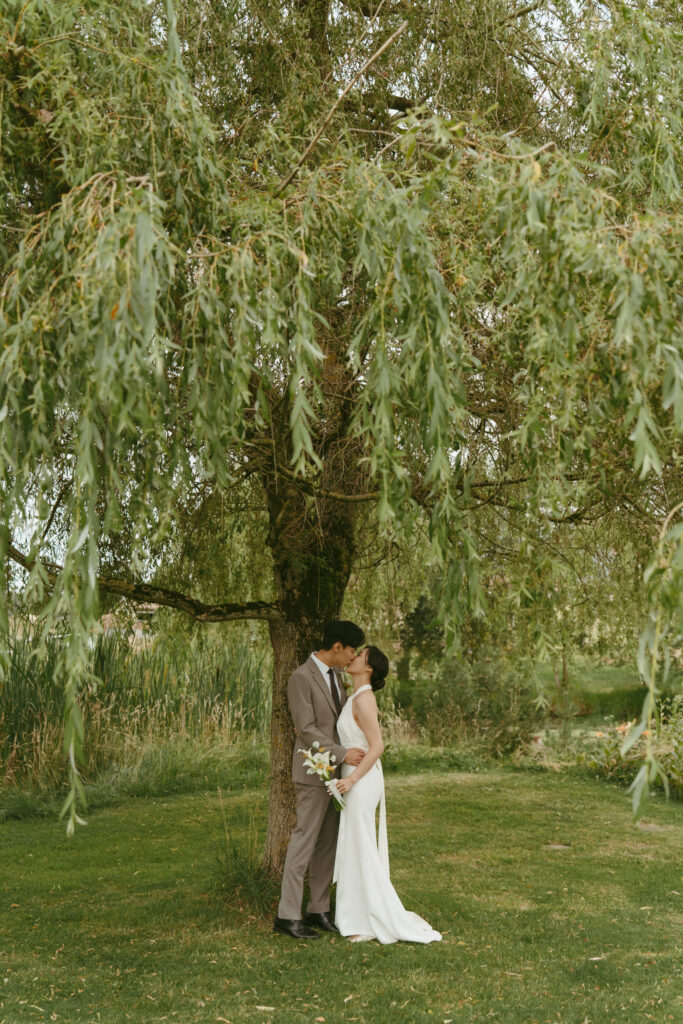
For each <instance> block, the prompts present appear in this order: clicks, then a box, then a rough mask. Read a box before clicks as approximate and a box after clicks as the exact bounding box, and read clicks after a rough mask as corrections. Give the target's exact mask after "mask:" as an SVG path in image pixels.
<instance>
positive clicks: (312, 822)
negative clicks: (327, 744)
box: [277, 783, 339, 921]
mask: <svg viewBox="0 0 683 1024" xmlns="http://www.w3.org/2000/svg"><path fill="white" fill-rule="evenodd" d="M338 832H339V812H338V811H335V809H334V804H333V802H332V800H331V799H330V796H329V794H328V792H327V790H326V789H325V787H324V786H322V785H312V786H310V785H304V784H303V783H296V826H295V827H294V830H293V832H292V835H291V837H290V840H289V846H288V847H287V855H286V857H285V866H284V870H283V872H282V891H281V893H280V904H279V907H278V912H277V914H278V917H282V918H286V919H287V920H290V921H299V920H300V919H301V901H302V899H303V892H304V878H305V876H306V871H307V870H308V882H309V886H310V890H311V898H310V899H309V901H308V906H307V908H306V911H307V913H309V914H322V913H325V912H326V911H328V910H329V909H330V883H331V882H332V873H333V871H334V858H335V853H336V849H337V833H338Z"/></svg>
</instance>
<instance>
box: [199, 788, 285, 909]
mask: <svg viewBox="0 0 683 1024" xmlns="http://www.w3.org/2000/svg"><path fill="white" fill-rule="evenodd" d="M219 797H220V808H221V819H222V823H223V836H222V837H221V841H220V844H219V850H218V854H217V857H216V863H215V867H214V889H215V891H216V893H217V896H218V898H219V900H220V901H221V903H222V904H223V905H224V906H225V907H226V908H227V909H229V910H231V911H233V912H237V913H240V914H244V913H246V914H250V915H253V914H258V915H268V914H274V913H275V910H276V907H277V901H278V898H279V895H280V885H279V880H277V879H275V878H273V876H272V875H270V874H269V873H268V872H267V871H266V870H265V869H264V867H263V836H262V835H261V834H260V831H259V825H258V822H259V821H260V820H262V819H263V804H264V803H265V801H264V800H263V799H261V800H260V801H259V800H258V799H256V800H255V799H254V796H253V795H251V797H250V799H249V802H246V801H241V802H240V803H238V804H235V803H232V805H231V806H229V807H228V808H227V809H226V804H225V801H224V800H223V797H222V794H221V793H219Z"/></svg>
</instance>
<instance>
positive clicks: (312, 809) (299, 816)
mask: <svg viewBox="0 0 683 1024" xmlns="http://www.w3.org/2000/svg"><path fill="white" fill-rule="evenodd" d="M364 639H365V634H364V633H363V630H362V629H361V628H360V626H356V625H355V623H353V622H347V621H339V622H328V623H326V625H325V626H324V627H323V637H322V645H321V649H320V650H319V651H316V652H315V653H314V654H312V655H311V656H310V658H309V659H308V661H307V662H306V663H305V664H304V665H300V666H299V668H297V669H295V670H294V671H293V672H292V674H291V676H290V677H289V682H288V683H287V698H288V701H289V710H290V712H291V714H292V718H293V719H294V728H295V729H296V737H295V740H294V756H293V757H292V779H293V780H294V785H295V788H296V826H295V828H294V831H293V832H292V834H291V836H290V839H289V846H288V847H287V856H286V857H285V866H284V870H283V873H282V892H281V894H280V905H279V906H278V911H277V917H276V918H275V925H274V927H273V931H276V932H282V933H283V934H285V935H291V936H292V938H294V939H317V938H319V937H320V936H319V935H318V932H317V931H314V930H313V928H310V927H309V925H315V927H316V928H321V929H323V931H327V932H336V931H337V928H336V927H335V924H334V921H333V920H332V918H331V917H330V913H329V911H330V883H331V881H332V872H333V870H334V856H335V850H336V846H337V832H338V831H339V813H338V812H337V811H335V809H334V805H333V803H332V800H331V799H330V796H329V794H328V792H327V790H326V789H325V786H324V784H323V782H322V781H321V780H320V779H319V778H318V777H317V775H307V774H306V768H305V767H304V762H303V757H302V755H301V754H300V753H299V752H298V751H299V748H302V749H308V748H309V747H311V746H312V745H313V743H314V742H315V741H316V740H317V741H318V742H319V743H320V746H321V747H324V748H325V750H329V751H330V753H331V754H333V755H334V757H335V759H336V763H337V764H338V765H339V764H341V763H342V761H346V763H347V764H351V765H357V764H360V761H361V759H362V757H363V753H364V751H363V750H361V749H360V748H359V747H351V748H350V749H349V750H346V749H345V748H344V747H342V746H340V745H339V736H338V735H337V719H338V718H339V713H340V711H341V709H342V707H343V706H344V704H345V703H346V693H345V692H344V689H343V687H342V685H341V670H342V669H344V668H345V667H346V666H347V665H348V663H349V662H350V661H351V659H352V658H353V656H354V654H355V653H356V648H357V647H360V646H361V644H362V643H363V641H364ZM307 870H308V881H309V885H310V890H311V898H310V900H309V902H308V907H307V912H306V921H305V922H304V921H303V920H302V919H301V900H302V898H303V890H304V876H305V874H306V871H307Z"/></svg>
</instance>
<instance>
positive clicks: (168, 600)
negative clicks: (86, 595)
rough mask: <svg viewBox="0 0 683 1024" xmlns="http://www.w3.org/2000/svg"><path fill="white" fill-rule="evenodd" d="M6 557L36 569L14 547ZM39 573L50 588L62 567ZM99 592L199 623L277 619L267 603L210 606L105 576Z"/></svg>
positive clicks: (272, 604)
mask: <svg viewBox="0 0 683 1024" xmlns="http://www.w3.org/2000/svg"><path fill="white" fill-rule="evenodd" d="M7 554H8V556H9V557H10V558H11V559H12V561H14V562H16V563H17V565H20V566H22V568H24V569H27V570H28V571H29V572H30V571H31V570H32V569H33V568H34V567H35V565H36V561H37V560H36V559H32V558H29V557H27V556H26V555H24V554H23V553H22V552H21V551H19V550H18V548H15V547H14V545H13V544H8V545H7ZM40 565H41V567H42V569H43V570H44V572H45V574H46V575H47V577H48V580H49V581H50V583H51V584H54V582H55V580H56V579H57V577H58V576H59V574H60V573H61V572H62V567H61V566H59V565H56V564H55V563H54V562H42V561H41V562H40ZM97 584H98V586H99V588H100V589H101V590H104V591H106V592H107V593H109V594H119V595H120V596H121V597H125V598H127V599H128V600H129V601H149V602H151V603H153V604H160V605H164V606H165V607H167V608H175V609H176V610H177V611H181V612H185V614H187V615H190V616H192V618H193V619H196V620H197V621H198V622H231V621H237V620H239V619H265V620H269V619H276V618H279V616H280V611H279V608H278V605H277V604H276V603H275V602H269V601H246V602H244V603H238V602H225V603H222V604H210V603H207V602H204V601H198V600H196V598H193V597H189V596H188V595H187V594H181V593H179V592H178V591H177V590H170V589H169V588H167V587H160V586H157V585H156V584H154V583H141V582H134V583H130V582H127V581H126V580H116V579H110V578H108V577H105V576H99V577H98V578H97Z"/></svg>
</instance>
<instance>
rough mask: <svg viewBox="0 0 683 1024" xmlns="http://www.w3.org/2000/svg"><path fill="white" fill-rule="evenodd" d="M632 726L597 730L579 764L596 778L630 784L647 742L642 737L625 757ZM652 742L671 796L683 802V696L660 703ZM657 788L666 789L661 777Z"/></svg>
mask: <svg viewBox="0 0 683 1024" xmlns="http://www.w3.org/2000/svg"><path fill="white" fill-rule="evenodd" d="M632 727H633V723H632V722H624V723H622V724H620V725H610V726H607V727H605V729H599V730H597V731H596V732H595V733H594V735H593V742H592V744H591V746H590V748H589V749H588V750H585V751H582V752H581V753H580V754H579V755H578V758H577V760H578V762H579V764H583V765H585V767H586V768H587V769H588V770H589V771H590V772H591V773H594V774H596V775H601V776H604V777H605V778H608V779H614V780H616V781H618V782H622V783H627V784H630V783H631V782H632V781H633V778H634V776H635V775H636V773H637V771H638V769H639V768H640V766H641V764H642V761H643V752H644V748H645V743H646V739H645V737H643V738H641V739H640V740H639V741H638V742H637V743H636V744H635V745H634V746H633V747H631V749H630V750H629V751H627V753H626V756H625V757H622V756H621V753H620V748H621V745H622V743H623V742H624V739H625V737H626V736H627V735H628V732H629V729H631V728H632ZM650 739H651V742H652V744H653V749H654V754H655V757H656V758H657V760H658V761H659V763H660V765H661V766H662V768H663V770H664V774H665V775H666V778H667V780H668V783H669V792H670V794H671V796H673V797H675V798H677V799H679V800H681V799H683V695H678V696H676V697H668V698H665V699H664V700H662V701H661V702H660V704H659V712H658V715H657V718H656V723H655V728H654V730H653V733H652V736H651V737H650ZM655 785H656V786H658V788H662V787H663V783H662V781H661V779H659V778H658V779H657V781H656V783H655Z"/></svg>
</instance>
